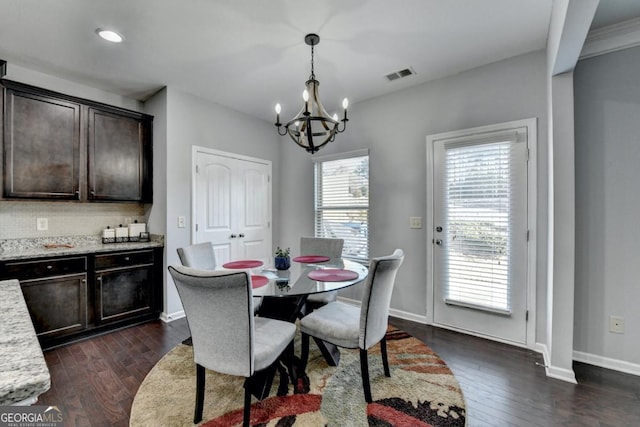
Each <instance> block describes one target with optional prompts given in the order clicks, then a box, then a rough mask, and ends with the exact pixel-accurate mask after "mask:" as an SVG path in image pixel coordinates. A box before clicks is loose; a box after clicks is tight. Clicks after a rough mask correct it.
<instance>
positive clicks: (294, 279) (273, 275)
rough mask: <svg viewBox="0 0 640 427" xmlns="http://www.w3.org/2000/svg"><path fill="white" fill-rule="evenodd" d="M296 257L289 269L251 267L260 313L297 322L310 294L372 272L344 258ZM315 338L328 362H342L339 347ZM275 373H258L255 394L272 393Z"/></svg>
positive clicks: (358, 280) (253, 387)
mask: <svg viewBox="0 0 640 427" xmlns="http://www.w3.org/2000/svg"><path fill="white" fill-rule="evenodd" d="M295 259H296V258H294V261H293V262H291V267H290V268H289V269H288V270H276V269H274V268H268V267H257V268H253V269H251V281H252V288H253V296H254V297H261V301H260V307H259V308H258V310H257V315H258V316H262V317H269V318H273V319H279V320H285V321H288V322H295V321H296V320H297V319H298V318H301V317H303V316H304V315H305V314H307V313H306V306H305V302H306V300H307V297H308V296H309V295H312V294H317V293H321V292H330V291H337V290H340V289H344V288H347V287H349V286H353V285H356V284H358V283H361V282H362V281H364V280H365V279H366V277H367V274H368V273H369V269H368V268H367V266H365V265H362V264H360V263H358V262H355V261H351V260H346V259H342V258H331V259H327V260H324V259H323V260H316V262H296V261H295ZM300 259H301V260H302V259H303V258H302V257H301V258H300ZM314 341H315V343H316V345H317V346H318V348H319V349H320V352H321V353H322V355H323V356H324V358H325V360H326V361H327V363H328V364H329V365H331V366H337V365H338V362H339V361H340V350H339V349H338V347H336V346H335V345H333V344H331V343H327V342H324V341H321V340H318V339H315V337H314ZM274 373H275V372H274V371H271V372H265V374H264V375H257V376H255V378H254V379H253V384H251V385H250V389H251V392H252V394H254V395H255V396H256V397H258V398H259V399H263V398H265V397H266V396H268V394H269V390H270V389H271V382H272V381H273V374H274ZM281 384H282V378H281Z"/></svg>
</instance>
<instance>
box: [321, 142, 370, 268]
mask: <svg viewBox="0 0 640 427" xmlns="http://www.w3.org/2000/svg"><path fill="white" fill-rule="evenodd" d="M314 162H315V236H316V237H326V238H337V239H344V249H343V250H342V256H343V257H344V258H349V259H354V260H359V261H368V260H369V153H368V151H358V152H352V153H347V154H342V155H340V156H320V157H316V158H314Z"/></svg>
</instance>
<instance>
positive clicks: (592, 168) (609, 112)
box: [574, 48, 640, 364]
mask: <svg viewBox="0 0 640 427" xmlns="http://www.w3.org/2000/svg"><path fill="white" fill-rule="evenodd" d="M638 76H640V48H633V49H626V50H622V51H618V52H615V53H609V54H606V55H602V56H598V57H595V58H591V59H587V60H584V61H581V62H579V63H578V66H577V67H576V70H575V73H574V87H575V124H576V141H575V158H576V276H575V277H576V285H575V330H574V350H575V351H577V352H584V353H587V354H588V355H595V356H602V357H605V358H611V359H616V360H621V361H626V362H629V363H634V364H639V363H640V310H639V309H638V301H640V279H639V278H640V262H638V260H640V226H639V225H638V218H640V192H639V191H638V185H639V183H640V166H639V165H640V136H639V135H640V84H639V81H638ZM611 315H615V316H622V317H624V318H625V323H626V328H625V329H626V332H625V334H616V333H612V332H609V316H611ZM579 357H584V355H581V356H579Z"/></svg>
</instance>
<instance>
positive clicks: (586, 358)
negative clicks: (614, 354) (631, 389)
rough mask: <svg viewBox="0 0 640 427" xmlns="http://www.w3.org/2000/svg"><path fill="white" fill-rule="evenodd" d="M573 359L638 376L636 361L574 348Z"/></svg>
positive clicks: (638, 370)
mask: <svg viewBox="0 0 640 427" xmlns="http://www.w3.org/2000/svg"><path fill="white" fill-rule="evenodd" d="M573 360H575V361H577V362H582V363H587V364H589V365H594V366H599V367H601V368H605V369H611V370H613V371H619V372H624V373H625V374H632V375H639V376H640V365H639V364H637V363H631V362H625V361H624V360H618V359H612V358H610V357H604V356H599V355H597V354H591V353H585V352H582V351H575V350H574V351H573Z"/></svg>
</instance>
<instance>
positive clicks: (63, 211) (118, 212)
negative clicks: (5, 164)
mask: <svg viewBox="0 0 640 427" xmlns="http://www.w3.org/2000/svg"><path fill="white" fill-rule="evenodd" d="M39 219H46V221H40V222H41V223H44V222H46V223H47V225H48V229H47V230H38V229H37V228H38V227H37V223H38V220H39ZM135 220H137V221H138V222H146V213H145V205H142V204H138V203H73V202H36V201H13V200H12V201H6V200H2V201H0V239H19V238H37V237H50V236H82V235H93V234H95V235H99V234H100V233H101V231H102V229H103V228H106V227H107V226H111V228H114V227H116V226H117V225H119V224H125V223H126V221H131V222H133V221H135ZM41 225H42V224H41Z"/></svg>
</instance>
